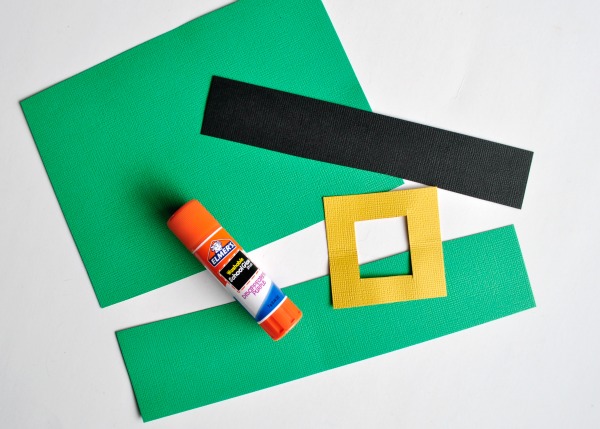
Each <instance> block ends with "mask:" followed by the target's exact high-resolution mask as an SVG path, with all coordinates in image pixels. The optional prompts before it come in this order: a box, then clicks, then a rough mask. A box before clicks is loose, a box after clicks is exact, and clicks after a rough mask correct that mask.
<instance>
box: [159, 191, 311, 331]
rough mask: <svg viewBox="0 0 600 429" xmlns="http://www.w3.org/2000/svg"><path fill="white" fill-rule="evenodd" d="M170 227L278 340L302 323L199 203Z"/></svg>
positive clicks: (177, 215)
mask: <svg viewBox="0 0 600 429" xmlns="http://www.w3.org/2000/svg"><path fill="white" fill-rule="evenodd" d="M167 225H168V226H169V229H170V230H171V231H173V233H174V234H175V235H176V236H177V238H179V240H181V242H182V243H183V244H184V245H185V247H187V248H188V250H189V251H190V252H192V253H193V254H194V256H195V257H196V258H197V259H198V260H199V261H200V262H202V265H204V266H205V267H206V269H207V270H208V271H210V272H211V273H212V274H213V275H214V276H215V277H216V278H217V280H219V281H220V282H221V283H222V284H223V286H225V289H227V290H228V291H229V293H230V294H231V295H233V297H234V298H235V299H236V300H238V301H239V303H240V304H242V305H243V306H244V308H245V309H246V310H247V311H248V312H249V313H250V314H251V315H252V316H253V317H254V318H255V319H256V321H257V322H258V324H259V325H260V326H261V327H262V328H263V329H264V330H265V331H266V332H267V334H269V335H270V336H271V338H273V339H274V340H275V341H277V340H279V339H280V338H282V337H283V336H284V335H285V334H287V333H288V332H289V331H290V330H291V329H292V328H293V327H294V326H295V325H296V323H298V321H299V320H300V318H301V317H302V312H301V311H300V310H299V309H298V307H296V306H295V305H294V303H293V302H292V300H290V299H289V298H288V297H287V296H285V295H284V294H283V292H281V290H280V289H279V288H278V287H277V285H276V284H275V283H273V281H272V280H271V279H270V278H269V277H268V276H267V275H266V274H265V273H264V272H263V271H262V270H261V269H260V268H258V267H257V266H256V265H254V263H253V262H252V261H251V260H250V259H248V256H246V253H245V251H244V250H243V249H242V248H241V247H240V245H239V244H238V243H237V241H235V240H234V239H233V237H231V235H229V233H228V232H227V231H225V229H224V228H223V227H222V226H221V225H220V224H219V222H217V220H216V219H215V218H214V217H213V216H212V215H211V214H210V213H209V212H208V210H206V209H205V208H204V206H202V204H200V203H199V202H198V201H196V200H191V201H188V202H187V203H186V204H184V205H183V206H182V207H181V208H180V209H179V210H177V211H176V212H175V214H174V215H173V216H171V218H170V219H169V221H168V222H167Z"/></svg>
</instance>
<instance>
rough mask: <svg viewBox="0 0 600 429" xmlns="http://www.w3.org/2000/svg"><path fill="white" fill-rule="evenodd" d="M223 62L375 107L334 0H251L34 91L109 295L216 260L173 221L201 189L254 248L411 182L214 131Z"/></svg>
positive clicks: (33, 117) (290, 86) (96, 275)
mask: <svg viewBox="0 0 600 429" xmlns="http://www.w3.org/2000/svg"><path fill="white" fill-rule="evenodd" d="M213 75H219V76H225V77H229V78H232V79H238V80H243V81H251V82H255V83H258V84H260V85H265V86H269V87H273V88H277V89H281V90H284V91H289V92H293V93H297V94H302V95H306V96H310V97H315V98H319V99H323V100H327V101H331V102H336V103H341V104H345V105H348V106H353V107H357V108H361V109H365V110H369V104H368V102H367V100H366V98H365V96H364V94H363V92H362V90H361V88H360V85H359V83H358V80H357V79H356V76H355V75H354V72H353V70H352V67H351V65H350V63H349V61H348V58H347V57H346V55H345V53H344V50H343V48H342V45H341V44H340V41H339V39H338V37H337V35H336V33H335V30H334V28H333V26H332V24H331V22H330V20H329V17H328V16H327V12H326V11H325V8H324V7H323V5H322V4H321V2H320V0H295V1H288V0H238V2H236V3H233V4H231V5H229V6H226V7H224V8H222V9H219V10H216V11H214V12H212V13H209V14H208V15H205V16H202V17H200V18H198V19H196V20H194V21H191V22H189V23H187V24H185V25H183V26H181V27H179V28H177V29H175V30H173V31H170V32H168V33H166V34H164V35H162V36H159V37H157V38H155V39H153V40H150V41H149V42H146V43H144V44H142V45H140V46H137V47H135V48H133V49H131V50H128V51H126V52H124V53H122V54H121V55H118V56H116V57H114V58H112V59H110V60H108V61H106V62H103V63H101V64H99V65H97V66H95V67H92V68H91V69H89V70H86V71H84V72H82V73H80V74H78V75H76V76H74V77H72V78H70V79H67V80H65V81H63V82H61V83H59V84H57V85H54V86H52V87H50V88H48V89H46V90H45V91H42V92H40V93H38V94H36V95H34V96H32V97H30V98H28V99H26V100H24V101H22V102H21V106H22V109H23V111H24V113H25V116H26V118H27V122H28V124H29V127H30V129H31V133H32V135H33V137H34V140H35V142H36V144H37V147H38V150H39V152H40V155H41V157H42V160H43V162H44V166H45V167H46V171H47V172H48V176H49V178H50V181H51V182H52V186H53V187H54V191H55V193H56V196H57V198H58V201H59V203H60V206H61V208H62V211H63V213H64V216H65V219H66V220H67V223H68V225H69V228H70V230H71V233H72V235H73V238H74V240H75V243H76V244H77V248H78V249H79V252H80V254H81V257H82V259H83V262H84V264H85V267H86V269H87V272H88V274H89V277H90V280H91V282H92V285H93V287H94V290H95V292H96V296H97V298H98V301H99V303H100V305H101V306H102V307H104V306H107V305H111V304H114V303H117V302H120V301H123V300H126V299H128V298H132V297H134V296H137V295H140V294H143V293H145V292H148V291H151V290H153V289H156V288H158V287H161V286H164V285H166V284H169V283H172V282H174V281H177V280H180V279H182V278H184V277H187V276H189V275H192V274H194V273H196V272H198V271H200V270H202V267H201V265H200V264H199V263H198V261H196V260H195V259H194V257H193V256H191V255H190V254H189V253H188V252H187V251H186V250H185V248H184V247H183V246H182V245H181V244H180V243H179V242H178V241H177V239H176V238H175V237H174V236H172V234H171V232H170V231H169V230H168V229H167V226H166V221H167V218H168V216H169V215H170V214H171V213H172V212H173V211H174V210H175V209H177V208H178V207H179V206H180V205H181V204H183V203H185V202H186V201H187V200H189V199H193V198H195V199H198V200H200V201H201V202H202V204H203V205H204V206H206V207H207V208H208V210H210V212H211V213H213V214H214V215H215V217H216V218H217V219H218V220H219V221H220V222H221V223H222V224H223V225H224V226H225V227H226V228H227V229H228V230H229V231H230V232H231V234H232V235H233V236H234V237H236V239H237V240H238V241H239V242H240V243H241V244H242V245H243V246H244V247H245V248H247V249H248V250H251V249H255V248H257V247H260V246H262V245H265V244H267V243H269V242H272V241H274V240H277V239H279V238H282V237H284V236H286V235H289V234H291V233H293V232H296V231H298V230H301V229H303V228H306V227H308V226H310V225H312V224H314V223H316V222H318V221H320V220H322V219H323V204H322V200H321V197H322V196H323V195H344V194H356V193H366V192H377V191H386V190H390V189H392V188H395V187H397V186H400V185H401V184H402V180H401V179H397V178H392V177H389V176H385V175H382V174H374V173H369V172H365V171H360V170H356V169H352V168H346V167H341V166H336V165H332V164H327V163H322V162H315V161H310V160H306V159H302V158H297V157H293V156H289V155H283V154H281V153H277V152H269V151H265V150H263V149H259V148H253V147H248V146H244V145H240V144H237V143H233V142H228V141H225V140H220V139H216V138H212V137H207V136H203V135H200V127H201V123H202V118H203V115H204V105H205V102H206V98H207V94H208V89H209V86H210V82H211V78H212V76H213Z"/></svg>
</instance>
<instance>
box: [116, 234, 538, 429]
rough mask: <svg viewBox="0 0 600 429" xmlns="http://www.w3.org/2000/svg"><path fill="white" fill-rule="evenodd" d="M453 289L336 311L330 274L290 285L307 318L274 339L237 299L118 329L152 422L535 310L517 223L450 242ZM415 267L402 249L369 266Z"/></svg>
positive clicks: (387, 271)
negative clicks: (436, 294)
mask: <svg viewBox="0 0 600 429" xmlns="http://www.w3.org/2000/svg"><path fill="white" fill-rule="evenodd" d="M443 248H444V262H445V267H446V279H447V289H448V296H447V297H446V298H437V299H427V300H420V301H411V302H403V303H395V304H386V305H377V306H370V307H359V308H352V309H343V310H334V309H333V307H332V306H331V295H330V287H329V277H328V276H325V277H321V278H318V279H315V280H311V281H308V282H305V283H301V284H298V285H295V286H291V287H287V288H285V293H286V294H287V295H288V296H289V297H290V298H291V299H292V300H293V301H294V303H296V305H297V306H298V307H299V308H300V309H301V310H302V311H303V313H304V315H303V319H302V320H301V321H300V323H299V324H298V325H297V326H296V327H295V328H294V329H293V330H292V331H291V332H290V333H289V334H288V335H287V336H286V337H284V338H283V339H281V340H280V341H278V342H274V341H272V340H271V339H270V338H269V337H268V336H267V335H266V334H265V333H264V332H263V331H262V329H261V328H260V327H259V326H258V325H257V324H256V323H254V321H253V319H252V318H251V317H250V316H249V315H248V314H247V313H246V312H245V310H244V309H243V308H242V307H241V306H240V305H239V304H238V303H235V302H234V303H230V304H226V305H222V306H218V307H214V308H210V309H207V310H203V311H199V312H195V313H190V314H187V315H183V316H179V317H174V318H171V319H166V320H162V321H159V322H154V323H150V324H146V325H141V326H137V327H134V328H130V329H125V330H122V331H119V332H117V333H116V335H117V339H118V342H119V346H120V348H121V352H122V354H123V359H124V361H125V364H126V367H127V371H128V373H129V377H130V380H131V383H132V385H133V389H134V392H135V396H136V399H137V403H138V406H139V409H140V412H141V414H142V418H143V419H144V421H150V420H154V419H158V418H161V417H165V416H168V415H171V414H175V413H179V412H182V411H186V410H190V409H193V408H197V407H200V406H203V405H207V404H211V403H214V402H218V401H222V400H225V399H229V398H233V397H236V396H239V395H244V394H247V393H250V392H254V391H257V390H261V389H265V388H268V387H271V386H275V385H278V384H281V383H286V382H288V381H292V380H296V379H299V378H302V377H306V376H309V375H313V374H316V373H319V372H321V371H326V370H329V369H332V368H336V367H339V366H342V365H347V364H350V363H353V362H357V361H360V360H363V359H368V358H371V357H374V356H377V355H381V354H383V353H388V352H391V351H394V350H398V349H401V348H404V347H408V346H411V345H414V344H418V343H421V342H423V341H428V340H431V339H433V338H437V337H441V336H443V335H447V334H450V333H453V332H457V331H460V330H463V329H466V328H470V327H472V326H476V325H479V324H482V323H485V322H489V321H491V320H495V319H498V318H501V317H504V316H508V315H510V314H514V313H517V312H520V311H523V310H526V309H529V308H532V307H535V301H534V297H533V293H532V291H531V286H530V284H529V279H528V276H527V271H526V268H525V264H524V261H523V257H522V255H521V250H520V247H519V242H518V239H517V235H516V232H515V229H514V226H512V225H511V226H506V227H503V228H499V229H495V230H491V231H487V232H483V233H480V234H475V235H471V236H468V237H463V238H459V239H456V240H450V241H446V242H444V243H443ZM408 272H409V255H408V253H402V254H399V255H395V256H393V257H390V258H385V259H382V260H379V261H376V262H373V263H370V264H366V265H364V266H363V273H364V274H365V275H369V276H376V275H380V276H386V275H391V274H394V275H395V274H398V273H401V274H402V273H408Z"/></svg>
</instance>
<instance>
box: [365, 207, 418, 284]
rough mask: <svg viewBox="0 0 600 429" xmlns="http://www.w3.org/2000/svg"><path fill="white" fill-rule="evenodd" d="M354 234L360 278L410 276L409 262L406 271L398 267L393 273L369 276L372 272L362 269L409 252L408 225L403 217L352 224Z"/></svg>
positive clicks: (404, 268)
mask: <svg viewBox="0 0 600 429" xmlns="http://www.w3.org/2000/svg"><path fill="white" fill-rule="evenodd" d="M354 232H355V235H356V249H357V252H358V264H359V266H360V277H361V278H370V277H389V276H397V275H410V274H412V269H411V267H410V260H409V264H408V271H407V268H406V267H402V266H398V267H397V268H395V271H393V272H385V273H378V274H371V271H372V270H368V269H363V265H365V264H367V263H369V262H373V261H378V260H381V259H386V258H389V257H393V256H394V255H397V254H398V253H403V252H406V251H408V250H409V244H408V225H407V221H406V217H405V216H399V217H391V218H383V219H373V220H363V221H358V222H354ZM367 272H368V274H367Z"/></svg>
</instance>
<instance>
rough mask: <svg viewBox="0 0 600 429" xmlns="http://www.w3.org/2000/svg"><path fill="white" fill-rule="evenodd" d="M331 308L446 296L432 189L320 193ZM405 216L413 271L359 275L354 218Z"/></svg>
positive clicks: (435, 204) (358, 219)
mask: <svg viewBox="0 0 600 429" xmlns="http://www.w3.org/2000/svg"><path fill="white" fill-rule="evenodd" d="M323 205H324V208H325V228H326V231H327V250H328V252H329V272H330V278H331V294H332V297H333V307H334V308H348V307H361V306H365V305H375V304H386V303H391V302H400V301H411V300H417V299H426V298H439V297H444V296H446V276H445V272H444V255H443V251H442V237H441V233H440V218H439V211H438V198H437V188H436V187H427V188H417V189H409V190H404V191H391V192H381V193H374V194H362V195H345V196H336V197H325V198H323ZM401 216H406V223H407V225H408V244H409V247H410V259H411V265H412V274H411V275H403V276H388V277H375V278H361V277H360V267H359V265H358V251H357V249H356V234H355V229H354V223H355V222H359V221H364V220H374V219H384V218H391V217H401Z"/></svg>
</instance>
